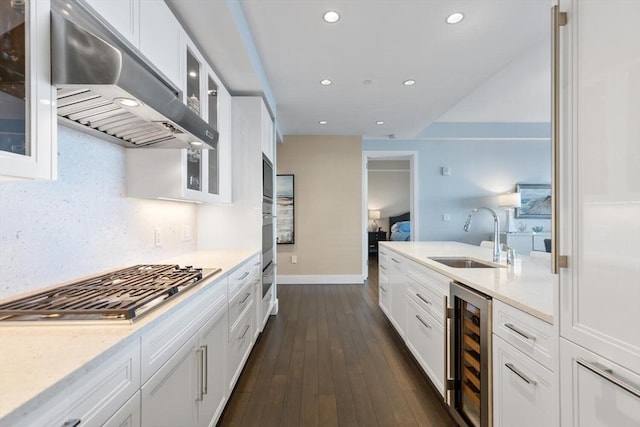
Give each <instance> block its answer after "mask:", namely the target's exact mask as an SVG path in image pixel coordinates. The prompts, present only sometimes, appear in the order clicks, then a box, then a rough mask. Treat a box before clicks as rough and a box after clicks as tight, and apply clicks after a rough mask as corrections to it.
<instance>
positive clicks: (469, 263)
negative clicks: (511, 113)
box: [429, 257, 497, 268]
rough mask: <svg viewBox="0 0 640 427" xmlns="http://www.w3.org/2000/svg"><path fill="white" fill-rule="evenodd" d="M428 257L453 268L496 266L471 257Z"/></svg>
mask: <svg viewBox="0 0 640 427" xmlns="http://www.w3.org/2000/svg"><path fill="white" fill-rule="evenodd" d="M429 259H431V260H433V261H436V262H439V263H440V264H444V265H446V266H449V267H453V268H497V266H495V265H491V264H486V263H484V262H480V261H476V260H475V259H471V258H439V257H429Z"/></svg>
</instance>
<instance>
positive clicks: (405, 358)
mask: <svg viewBox="0 0 640 427" xmlns="http://www.w3.org/2000/svg"><path fill="white" fill-rule="evenodd" d="M369 270H370V271H369V280H368V282H367V283H366V284H365V285H364V286H363V285H280V286H278V299H279V303H280V304H279V305H280V312H279V313H278V315H277V316H275V317H274V316H272V317H271V319H270V320H269V323H268V324H267V327H266V328H265V330H264V332H263V333H262V335H261V337H260V339H259V340H258V342H257V343H256V345H255V347H254V349H253V351H252V353H251V355H250V357H249V360H248V361H247V365H246V366H245V368H244V371H243V373H242V375H241V377H240V379H239V380H238V384H237V385H236V388H235V390H234V392H233V394H232V396H231V399H230V401H229V403H228V404H227V407H226V409H225V412H224V414H223V416H222V418H221V419H220V422H219V423H218V425H219V426H239V427H240V426H241V427H247V426H260V427H268V426H296V427H306V426H322V427H329V426H362V427H370V426H420V427H440V426H443V427H446V426H455V425H456V424H455V423H454V422H453V420H452V419H451V418H450V416H449V414H448V413H447V411H446V409H445V408H444V407H443V405H442V403H441V402H440V399H441V397H440V395H439V394H438V393H437V392H436V391H434V390H433V389H432V387H431V386H430V384H429V383H428V380H427V379H426V378H425V376H424V374H423V373H422V372H421V371H420V369H419V367H418V365H417V364H416V362H415V361H414V360H413V358H412V357H411V355H410V354H409V352H408V351H407V350H406V349H405V347H404V344H403V343H402V341H401V339H400V337H399V336H398V335H397V334H396V333H395V331H394V330H393V327H392V326H391V324H390V323H389V322H388V320H387V319H386V318H385V316H384V314H383V313H382V311H381V310H380V308H379V307H378V280H377V263H376V262H375V258H371V259H370V267H369Z"/></svg>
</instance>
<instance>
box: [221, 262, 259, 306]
mask: <svg viewBox="0 0 640 427" xmlns="http://www.w3.org/2000/svg"><path fill="white" fill-rule="evenodd" d="M255 274H260V256H259V255H256V256H254V257H252V258H251V259H249V260H248V261H245V262H244V263H243V264H242V265H240V266H239V267H238V268H236V269H235V270H234V271H232V272H231V273H230V274H229V284H228V292H227V295H228V297H229V299H231V298H233V297H234V296H235V295H236V294H237V293H238V292H239V291H240V289H241V288H242V287H243V286H244V285H246V284H247V283H250V282H253V280H254V277H253V275H255Z"/></svg>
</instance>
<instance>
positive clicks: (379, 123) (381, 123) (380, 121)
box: [376, 120, 384, 125]
mask: <svg viewBox="0 0 640 427" xmlns="http://www.w3.org/2000/svg"><path fill="white" fill-rule="evenodd" d="M376 124H377V125H383V124H384V122H383V121H382V120H378V121H377V122H376Z"/></svg>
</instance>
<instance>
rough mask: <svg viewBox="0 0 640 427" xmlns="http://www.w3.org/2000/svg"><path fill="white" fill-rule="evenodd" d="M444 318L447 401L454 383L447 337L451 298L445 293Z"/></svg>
mask: <svg viewBox="0 0 640 427" xmlns="http://www.w3.org/2000/svg"><path fill="white" fill-rule="evenodd" d="M443 311H444V319H443V323H442V324H443V325H444V334H442V335H443V336H444V371H443V372H444V384H445V386H444V390H445V392H444V394H443V396H442V397H443V398H444V401H445V402H447V396H448V393H447V390H451V389H452V385H453V380H452V379H451V378H449V362H450V360H449V357H450V356H449V353H450V349H449V345H448V344H449V343H448V342H447V337H448V333H449V328H448V326H449V325H448V322H449V319H450V316H449V314H450V312H449V298H448V297H447V296H446V295H445V297H444V310H443Z"/></svg>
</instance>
